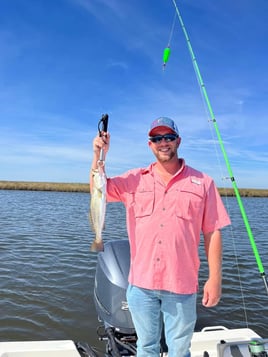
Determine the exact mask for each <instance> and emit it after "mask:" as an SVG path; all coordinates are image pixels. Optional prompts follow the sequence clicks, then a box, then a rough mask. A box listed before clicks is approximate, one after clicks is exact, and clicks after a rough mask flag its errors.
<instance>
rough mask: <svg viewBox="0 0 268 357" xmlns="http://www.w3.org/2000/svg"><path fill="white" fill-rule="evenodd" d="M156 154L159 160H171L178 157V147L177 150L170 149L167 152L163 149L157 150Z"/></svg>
mask: <svg viewBox="0 0 268 357" xmlns="http://www.w3.org/2000/svg"><path fill="white" fill-rule="evenodd" d="M155 156H156V158H157V160H158V161H159V162H161V163H165V162H169V161H172V160H173V159H174V157H176V158H177V149H175V150H169V151H167V152H161V151H159V150H158V151H156V152H155Z"/></svg>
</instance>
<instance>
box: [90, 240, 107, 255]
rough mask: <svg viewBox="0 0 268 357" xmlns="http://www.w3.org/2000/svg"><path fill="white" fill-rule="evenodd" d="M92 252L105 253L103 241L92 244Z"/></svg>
mask: <svg viewBox="0 0 268 357" xmlns="http://www.w3.org/2000/svg"><path fill="white" fill-rule="evenodd" d="M90 251H91V252H103V251H104V245H103V241H97V240H94V242H93V243H92V244H91V247H90Z"/></svg>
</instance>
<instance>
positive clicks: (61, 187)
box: [0, 180, 268, 197]
mask: <svg viewBox="0 0 268 357" xmlns="http://www.w3.org/2000/svg"><path fill="white" fill-rule="evenodd" d="M0 190H24V191H58V192H84V193H89V184H87V183H64V182H34V181H4V180H2V181H0ZM218 190H219V192H220V195H221V196H230V197H232V196H235V193H234V190H233V189H232V188H222V187H219V188H218ZM239 193H240V195H241V197H268V189H258V188H240V189H239Z"/></svg>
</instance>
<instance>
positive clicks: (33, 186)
mask: <svg viewBox="0 0 268 357" xmlns="http://www.w3.org/2000/svg"><path fill="white" fill-rule="evenodd" d="M0 190H25V191H59V192H89V184H84V183H60V182H31V181H0Z"/></svg>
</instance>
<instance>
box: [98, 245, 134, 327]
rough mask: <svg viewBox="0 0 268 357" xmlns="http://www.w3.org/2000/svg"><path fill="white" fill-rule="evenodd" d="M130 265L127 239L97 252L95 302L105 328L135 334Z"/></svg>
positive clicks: (105, 246)
mask: <svg viewBox="0 0 268 357" xmlns="http://www.w3.org/2000/svg"><path fill="white" fill-rule="evenodd" d="M129 266H130V248H129V242H128V240H127V239H122V240H112V241H109V242H107V243H105V245H104V251H103V252H100V253H98V259H97V267H96V274H95V284H94V302H95V306H96V311H97V314H98V316H99V319H100V320H101V321H102V322H103V323H104V326H105V327H106V328H107V327H113V328H114V329H115V331H118V332H121V333H123V334H134V333H135V329H134V325H133V322H132V318H131V314H130V311H129V309H128V304H127V299H126V290H127V287H128V274H129Z"/></svg>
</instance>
